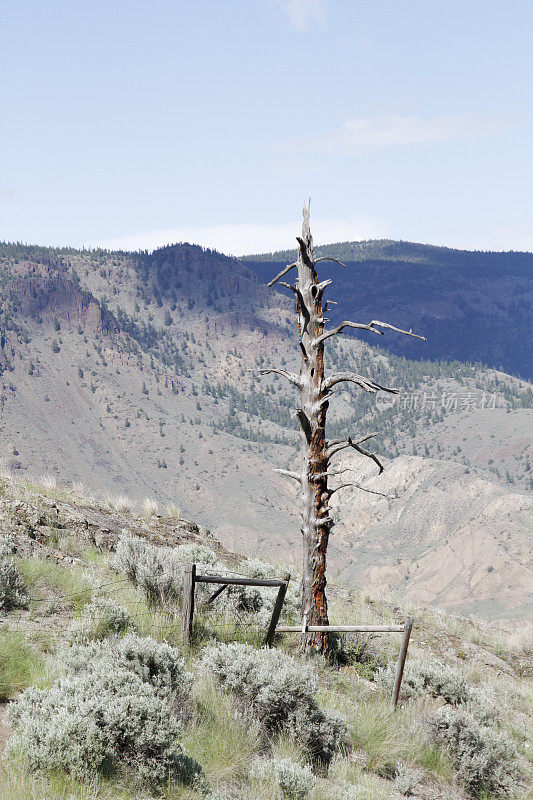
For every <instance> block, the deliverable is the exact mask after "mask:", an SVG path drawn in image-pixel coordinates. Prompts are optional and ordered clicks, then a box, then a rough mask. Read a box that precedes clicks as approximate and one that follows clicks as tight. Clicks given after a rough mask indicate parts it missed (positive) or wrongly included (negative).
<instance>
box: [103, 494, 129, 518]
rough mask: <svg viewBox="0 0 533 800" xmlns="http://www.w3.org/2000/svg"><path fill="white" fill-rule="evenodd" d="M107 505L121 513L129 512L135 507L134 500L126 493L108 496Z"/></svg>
mask: <svg viewBox="0 0 533 800" xmlns="http://www.w3.org/2000/svg"><path fill="white" fill-rule="evenodd" d="M107 505H108V506H109V508H110V509H111V510H112V511H118V513H119V514H127V513H128V512H129V511H131V509H132V508H133V502H132V501H131V500H130V498H129V497H128V496H127V495H125V494H116V495H111V496H110V497H108V498H107Z"/></svg>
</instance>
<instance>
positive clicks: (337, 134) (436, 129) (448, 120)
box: [288, 113, 511, 156]
mask: <svg viewBox="0 0 533 800" xmlns="http://www.w3.org/2000/svg"><path fill="white" fill-rule="evenodd" d="M510 121H511V120H510V118H509V117H506V116H503V115H483V114H473V113H471V114H451V115H448V116H441V117H433V118H432V119H422V118H420V117H404V116H400V115H398V114H390V115H389V116H385V117H367V118H353V119H349V120H347V121H346V122H345V123H344V124H343V125H341V126H340V128H337V129H336V130H332V131H328V132H326V133H323V134H319V135H318V136H314V137H311V138H309V139H302V140H300V141H293V142H289V143H288V147H289V148H290V149H291V150H295V149H297V150H299V151H300V152H307V153H313V154H320V155H339V156H358V155H360V154H362V153H367V152H369V151H376V150H383V149H386V148H391V147H403V146H407V145H415V144H430V143H439V142H453V141H459V140H462V139H478V138H480V137H486V136H498V135H499V134H501V133H503V132H504V131H505V130H506V129H507V128H508V127H509V124H510Z"/></svg>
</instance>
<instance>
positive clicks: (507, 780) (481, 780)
mask: <svg viewBox="0 0 533 800" xmlns="http://www.w3.org/2000/svg"><path fill="white" fill-rule="evenodd" d="M430 724H431V730H432V734H433V737H434V740H435V741H436V742H437V743H439V744H444V745H446V746H447V747H448V749H449V751H450V754H451V757H452V760H453V762H454V765H455V767H456V769H457V773H458V776H459V778H460V780H461V781H462V782H463V784H464V785H465V787H466V789H467V790H468V791H469V792H470V793H471V794H473V795H479V794H480V793H483V792H492V793H493V794H505V793H507V792H509V791H511V790H512V789H513V787H514V786H515V782H516V780H517V779H518V777H519V769H518V765H517V761H516V750H515V747H514V745H513V743H512V741H511V740H510V739H509V738H508V737H507V736H506V735H505V734H503V733H501V732H499V731H496V730H494V729H493V728H490V727H489V726H487V725H482V724H480V723H479V722H478V721H477V720H476V718H475V717H474V716H473V714H471V713H469V712H468V711H466V710H465V709H462V708H449V707H448V708H442V709H440V710H439V711H438V712H437V714H436V715H435V716H434V717H433V719H432V720H431V722H430Z"/></svg>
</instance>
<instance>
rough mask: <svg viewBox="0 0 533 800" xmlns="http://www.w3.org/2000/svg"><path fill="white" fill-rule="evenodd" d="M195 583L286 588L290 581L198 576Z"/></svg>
mask: <svg viewBox="0 0 533 800" xmlns="http://www.w3.org/2000/svg"><path fill="white" fill-rule="evenodd" d="M194 582H195V583H225V584H226V585H227V586H285V585H286V584H287V583H288V581H281V580H273V579H272V580H271V579H269V580H267V579H266V578H230V577H229V576H228V577H226V576H225V575H224V576H223V575H196V576H195V578H194Z"/></svg>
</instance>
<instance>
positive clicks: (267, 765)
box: [250, 758, 316, 800]
mask: <svg viewBox="0 0 533 800" xmlns="http://www.w3.org/2000/svg"><path fill="white" fill-rule="evenodd" d="M250 774H251V777H252V778H256V779H257V780H260V781H268V780H270V781H273V782H274V784H275V786H276V788H277V790H278V792H279V794H280V795H281V797H283V798H286V800H304V798H305V797H306V796H307V795H308V794H309V792H310V791H311V790H312V789H314V787H315V784H316V779H315V777H314V775H313V773H312V772H311V769H310V768H309V767H308V766H301V765H300V764H298V763H296V762H295V761H292V759H290V758H272V759H261V760H260V761H256V762H255V764H253V765H252V769H251V773H250Z"/></svg>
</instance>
